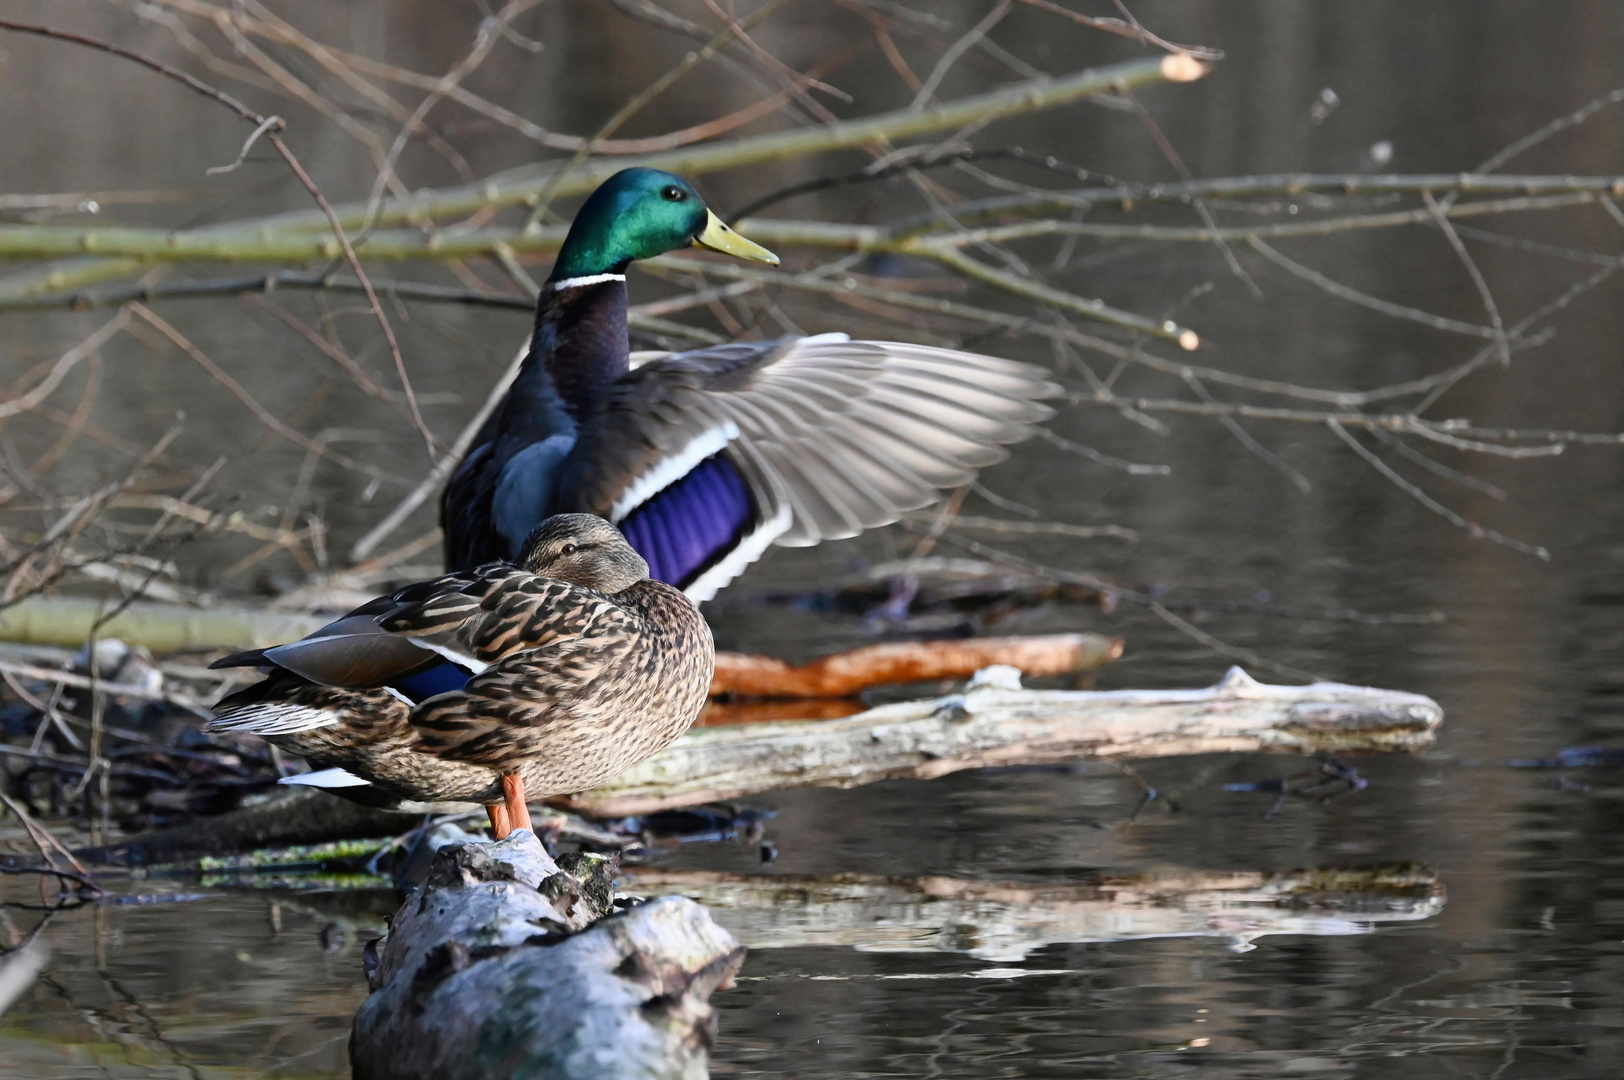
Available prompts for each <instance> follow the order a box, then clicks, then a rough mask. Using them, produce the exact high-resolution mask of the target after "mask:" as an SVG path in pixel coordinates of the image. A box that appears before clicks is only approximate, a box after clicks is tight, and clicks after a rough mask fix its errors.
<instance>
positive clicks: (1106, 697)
mask: <svg viewBox="0 0 1624 1080" xmlns="http://www.w3.org/2000/svg"><path fill="white" fill-rule="evenodd" d="M717 704H718V703H713V707H715V706H716V705H717ZM763 704H765V705H770V706H772V710H773V712H775V713H776V714H777V716H778V718H776V719H775V720H773V721H771V722H762V723H743V724H735V725H725V726H715V727H704V728H695V729H694V730H692V731H690V732H688V734H686V735H684V736H683V737H682V738H681V739H679V740H677V742H676V743H674V744H672V745H671V746H670V747H668V748H667V749H666V750H664V751H663V752H662V753H660V754H659V755H657V756H655V757H654V758H651V759H650V760H648V761H646V762H644V763H643V764H641V765H638V766H636V767H635V768H633V769H631V770H630V771H628V772H626V773H625V774H623V775H622V776H620V777H619V778H617V779H615V780H613V781H611V782H609V783H608V784H606V785H604V786H603V787H601V788H598V789H597V790H596V791H591V792H587V793H585V794H582V795H577V796H575V797H573V798H560V799H552V800H548V801H549V802H550V803H553V804H554V805H558V806H562V807H565V808H568V809H571V810H574V811H576V812H581V813H588V814H596V815H601V816H608V817H620V816H625V815H631V814H644V813H650V812H652V811H655V810H663V809H671V808H675V807H680V806H693V805H696V804H700V803H706V802H714V801H716V800H719V799H733V798H739V797H742V796H747V795H753V794H757V793H759V792H763V791H770V790H773V789H775V788H784V787H797V786H805V785H813V786H823V787H842V788H844V787H856V786H859V785H861V784H867V783H872V782H874V781H877V780H884V779H890V778H896V777H914V778H919V779H929V778H931V777H936V776H942V775H945V774H947V773H950V772H956V771H958V770H960V769H972V768H982V767H987V766H999V765H1028V764H1042V763H1046V762H1055V761H1076V760H1090V759H1119V758H1133V757H1158V756H1167V755H1173V754H1200V753H1222V752H1254V751H1275V752H1280V753H1296V754H1315V753H1349V752H1359V751H1396V752H1413V751H1416V750H1420V749H1423V748H1424V747H1426V746H1429V745H1430V744H1431V742H1432V739H1433V736H1434V733H1435V731H1436V729H1437V727H1438V725H1439V724H1440V723H1441V722H1442V720H1443V710H1442V709H1440V708H1439V707H1438V705H1437V703H1436V702H1434V701H1432V699H1430V698H1426V697H1422V696H1421V695H1419V694H1407V693H1403V692H1400V691H1395V690H1377V689H1370V688H1366V687H1357V686H1344V685H1342V684H1340V683H1315V684H1313V685H1310V686H1270V685H1266V684H1263V683H1259V682H1256V681H1254V680H1253V679H1252V678H1251V677H1249V676H1248V675H1247V674H1246V673H1245V672H1243V671H1241V670H1240V669H1239V668H1232V669H1231V670H1230V672H1229V673H1228V674H1227V675H1225V676H1224V678H1223V679H1221V680H1220V681H1219V682H1218V683H1217V684H1216V685H1215V686H1212V687H1209V688H1207V689H1203V690H1115V691H1109V692H1088V691H1064V690H1024V689H1021V687H1020V684H1019V678H1018V673H1016V672H1013V671H1011V670H1009V669H992V670H991V671H990V672H989V673H988V674H987V676H986V677H983V678H978V679H977V680H975V681H973V682H972V684H971V686H970V687H969V688H967V689H966V691H965V692H964V693H960V694H950V695H948V696H946V697H939V698H931V699H927V700H923V701H912V702H904V703H901V704H895V705H885V706H881V707H879V708H875V709H868V710H865V711H862V712H859V713H858V714H857V715H855V716H847V717H844V718H841V719H806V718H805V717H806V716H807V714H808V713H809V712H810V713H811V714H812V715H813V716H820V715H823V712H822V710H823V707H824V706H825V705H827V704H828V703H826V702H823V701H818V700H810V699H809V700H806V701H802V702H794V701H777V702H767V703H763ZM839 704H840V705H841V706H842V708H844V707H846V703H845V702H839ZM796 705H801V706H803V708H801V709H796V710H795V711H797V712H800V713H801V716H802V718H801V719H783V718H782V714H783V711H784V710H786V709H794V707H795V706H796ZM724 708H725V704H724ZM417 809H423V810H428V809H435V810H439V809H450V808H449V807H447V808H440V807H434V808H429V807H422V808H417ZM420 820H421V817H420V816H416V815H411V814H398V813H390V812H386V811H381V810H369V809H367V808H365V807H359V806H355V805H353V804H351V803H348V802H345V801H344V800H341V799H336V798H334V797H333V796H331V795H329V794H327V793H325V792H314V791H312V792H301V793H298V794H297V795H289V796H283V797H282V799H281V800H279V801H277V802H273V803H267V804H264V805H260V806H255V807H250V808H246V809H243V810H237V811H232V812H231V813H230V814H226V815H223V816H221V817H217V818H213V819H210V820H206V821H202V822H198V823H196V824H194V825H187V826H182V827H180V828H177V829H173V830H168V831H165V832H162V833H156V834H151V835H148V836H137V837H132V838H130V839H128V840H126V841H124V842H122V843H120V844H117V845H114V846H112V847H110V848H106V849H99V850H97V851H94V852H87V853H85V854H87V855H88V856H90V857H93V858H95V859H96V860H97V861H110V862H113V863H116V864H125V865H141V864H143V863H144V864H149V865H150V864H152V863H168V862H175V861H178V860H181V859H186V858H190V857H193V856H196V855H216V854H228V853H231V852H234V851H244V850H248V849H251V848H256V847H269V846H274V845H279V844H289V843H298V844H314V843H321V842H325V841H333V840H340V839H345V838H350V837H366V836H389V835H397V834H399V833H403V832H405V831H406V830H407V829H409V828H411V827H412V826H413V825H414V824H416V823H417V822H418V821H420Z"/></svg>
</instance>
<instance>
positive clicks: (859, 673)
mask: <svg viewBox="0 0 1624 1080" xmlns="http://www.w3.org/2000/svg"><path fill="white" fill-rule="evenodd" d="M1121 656H1122V639H1121V638H1119V637H1106V636H1104V635H1103V634H1043V635H1038V636H1033V637H1003V638H964V639H961V640H957V641H899V642H887V643H885V644H883V645H865V646H863V647H862V648H858V649H848V650H846V651H845V652H839V653H835V654H834V655H832V656H823V657H819V658H818V659H816V660H814V661H812V662H811V663H809V664H803V665H801V666H800V667H793V666H791V665H789V664H786V663H785V662H784V661H782V660H775V659H773V658H772V657H770V656H756V655H753V654H749V653H717V654H716V674H715V675H714V676H713V677H712V679H711V696H712V697H719V696H721V695H724V694H736V695H739V696H740V697H808V698H819V697H827V698H839V697H846V696H848V695H851V694H856V693H859V692H860V691H862V690H864V689H866V688H868V687H870V686H881V685H887V684H891V683H910V682H925V681H927V680H931V679H967V678H969V677H970V676H971V675H974V674H975V673H976V672H978V671H980V670H981V669H982V668H986V667H992V666H993V665H995V664H1005V665H1008V666H1009V667H1013V668H1019V669H1020V671H1021V672H1022V673H1023V674H1025V675H1026V676H1027V677H1028V678H1036V677H1047V676H1051V675H1075V674H1079V673H1081V672H1087V671H1093V670H1095V669H1097V668H1101V667H1104V666H1105V665H1106V664H1109V663H1110V662H1111V661H1113V660H1117V659H1120V658H1121Z"/></svg>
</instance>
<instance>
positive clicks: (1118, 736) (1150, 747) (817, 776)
mask: <svg viewBox="0 0 1624 1080" xmlns="http://www.w3.org/2000/svg"><path fill="white" fill-rule="evenodd" d="M1442 721H1443V710H1442V709H1441V708H1440V707H1439V706H1438V703H1437V702H1435V701H1433V700H1432V699H1431V698H1428V697H1423V696H1422V695H1420V694H1408V693H1404V692H1401V691H1397V690H1378V689H1373V688H1370V687H1363V686H1345V685H1343V684H1341V683H1314V684H1312V685H1309V686H1271V685H1268V684H1266V683H1260V682H1258V681H1256V680H1255V679H1253V678H1252V677H1251V676H1249V675H1247V674H1246V673H1245V672H1244V671H1242V670H1241V669H1240V668H1230V670H1229V673H1228V674H1227V675H1225V676H1224V677H1223V678H1222V679H1221V680H1219V681H1218V683H1217V684H1216V685H1214V686H1211V687H1208V688H1206V689H1203V690H1113V691H1107V692H1094V691H1067V690H1024V689H1022V688H1021V685H1020V673H1019V672H1017V671H1015V670H1014V669H1013V668H988V669H987V670H986V671H984V672H982V673H981V674H980V675H978V676H977V677H976V679H975V680H973V681H972V683H971V685H970V686H969V687H968V688H967V689H966V690H965V692H964V693H962V694H953V695H949V696H948V697H943V698H935V699H931V700H925V701H910V702H903V703H901V704H896V705H884V706H881V707H879V708H876V709H870V710H868V711H867V712H863V713H859V714H858V715H856V716H851V717H846V718H845V719H840V720H817V721H802V722H795V721H783V722H774V723H761V724H745V725H739V726H734V727H717V728H698V729H695V730H692V731H690V732H689V733H688V734H686V735H684V736H683V737H682V738H681V739H678V740H677V741H676V742H675V743H673V744H672V745H671V746H669V747H667V748H666V749H665V750H664V751H663V752H661V753H660V754H658V755H656V756H655V757H653V758H650V759H649V760H648V761H645V762H643V763H642V764H641V765H637V766H635V767H633V768H632V769H630V770H629V771H627V772H625V773H622V774H621V775H620V776H619V777H617V778H616V779H614V780H612V781H610V782H609V783H608V784H605V785H604V786H602V787H600V788H598V789H596V790H594V791H591V792H587V793H585V794H583V795H580V796H577V797H576V798H574V799H572V800H568V801H567V802H568V805H570V806H571V807H572V808H574V809H579V810H583V811H588V812H591V813H598V814H607V815H620V814H640V813H648V812H650V811H653V810H659V809H665V808H667V807H673V806H686V805H691V804H694V803H700V802H710V801H714V800H717V799H731V798H737V797H739V796H742V795H750V794H753V793H755V792H760V791H768V790H771V789H773V788H782V787H798V786H804V785H814V786H819V787H856V786H857V785H859V784H868V783H873V782H874V781H876V780H885V779H891V778H896V777H916V778H919V779H930V778H932V777H937V776H943V775H945V774H947V773H950V772H957V771H958V770H960V769H975V768H982V767H984V766H989V765H1030V764H1039V763H1043V762H1053V761H1069V760H1076V759H1087V758H1097V759H1110V758H1147V757H1164V756H1168V755H1173V754H1210V753H1224V752H1238V753H1252V752H1256V751H1276V752H1283V753H1294V754H1314V753H1342V752H1350V751H1360V750H1379V751H1416V750H1420V749H1422V748H1424V747H1426V746H1429V745H1431V743H1432V740H1433V737H1434V733H1435V731H1436V730H1437V727H1438V725H1439V724H1440V723H1442Z"/></svg>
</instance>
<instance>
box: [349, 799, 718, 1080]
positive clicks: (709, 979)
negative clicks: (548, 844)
mask: <svg viewBox="0 0 1624 1080" xmlns="http://www.w3.org/2000/svg"><path fill="white" fill-rule="evenodd" d="M600 884H601V885H602V886H603V890H602V892H601V893H598V892H595V891H594V888H593V885H592V883H591V882H590V881H588V882H581V881H578V880H577V879H575V878H572V877H571V876H570V875H568V874H564V873H562V872H559V871H558V868H557V866H556V865H555V864H554V863H553V862H552V860H551V859H549V858H548V857H547V855H546V853H545V852H544V851H543V850H542V848H541V845H540V844H539V843H538V842H537V840H536V838H535V837H534V836H533V835H532V834H530V833H529V832H526V831H522V830H521V831H519V832H516V833H514V834H513V836H511V837H509V838H508V839H507V840H504V841H502V842H501V843H497V844H476V845H456V846H452V847H448V848H445V849H443V850H442V851H440V852H439V853H438V854H437V855H436V856H435V862H434V867H433V869H432V870H431V871H430V873H429V878H428V880H427V881H426V882H425V883H424V885H422V886H421V887H420V888H419V889H417V890H416V891H414V892H413V893H412V894H411V895H410V896H409V897H408V898H407V900H406V903H405V904H403V905H402V906H401V908H400V910H399V912H397V913H396V915H395V917H394V920H393V921H392V923H391V927H390V931H389V935H388V937H387V938H386V939H385V940H384V941H383V942H382V943H381V948H380V949H379V950H378V951H377V953H376V954H375V955H376V957H377V963H376V966H375V967H374V968H373V969H372V970H371V971H369V973H368V979H369V981H370V983H371V985H372V988H373V990H374V993H373V994H372V995H371V996H370V997H369V998H367V1000H366V1001H365V1002H364V1003H363V1004H362V1006H361V1009H360V1011H359V1012H357V1013H356V1017H355V1026H354V1030H353V1032H352V1034H351V1037H350V1062H351V1065H352V1067H353V1069H354V1074H355V1077H356V1080H384V1078H388V1080H464V1078H467V1080H501V1078H504V1077H524V1078H526V1080H585V1078H591V1080H602V1078H606V1077H615V1078H616V1080H674V1078H682V1080H688V1078H692V1080H702V1078H703V1077H705V1076H706V1075H707V1071H706V1070H707V1065H706V1058H707V1052H708V1049H709V1046H710V1043H711V1038H712V1034H713V1024H714V1015H713V1013H712V1011H711V1008H710V1006H709V1004H708V1003H707V999H708V998H709V996H710V993H711V992H712V991H713V990H715V989H716V988H717V987H718V986H721V985H724V984H726V983H728V982H730V981H731V979H732V976H733V973H734V972H735V971H736V970H737V969H738V965H739V964H740V963H741V962H742V960H743V957H744V949H743V947H742V946H740V945H739V944H738V942H736V941H734V940H733V938H732V937H731V936H729V935H728V933H727V932H726V931H725V930H723V929H721V928H720V927H718V926H717V925H716V924H715V923H714V922H712V921H711V920H710V916H709V915H708V914H707V913H706V911H705V909H704V908H702V907H700V906H699V905H698V904H695V903H694V902H693V901H691V900H687V899H684V898H682V897H677V896H672V897H666V898H663V899H659V900H654V901H651V902H649V903H646V904H641V905H638V906H635V907H632V908H630V909H629V910H626V911H623V912H617V913H614V914H608V915H607V916H605V912H606V910H607V909H608V901H609V896H608V892H607V883H606V882H602V883H600ZM538 886H539V887H538Z"/></svg>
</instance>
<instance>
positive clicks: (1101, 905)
mask: <svg viewBox="0 0 1624 1080" xmlns="http://www.w3.org/2000/svg"><path fill="white" fill-rule="evenodd" d="M619 885H620V887H621V889H622V890H623V891H625V892H629V893H635V894H638V895H644V896H650V895H652V896H665V895H673V894H674V895H682V896H687V897H689V898H690V899H693V900H696V901H698V902H700V903H702V904H704V905H705V906H706V907H708V908H710V909H712V914H713V915H714V916H715V918H716V921H717V922H719V923H721V925H722V926H724V927H725V928H726V929H727V930H728V932H729V933H731V934H733V935H734V936H735V937H737V938H738V939H739V940H740V941H741V942H743V943H744V944H745V946H747V947H748V948H751V949H792V948H801V947H805V946H816V945H833V946H840V947H845V948H855V949H861V950H864V951H867V952H954V953H966V954H968V955H970V956H974V957H977V958H979V959H982V960H991V961H997V962H1001V963H1014V962H1018V961H1021V960H1024V959H1025V958H1026V957H1027V956H1028V955H1029V954H1031V953H1033V952H1035V951H1037V950H1038V949H1041V948H1043V947H1044V946H1047V945H1053V944H1061V943H1069V942H1082V941H1127V940H1133V939H1139V938H1158V937H1217V938H1226V939H1228V940H1229V941H1230V947H1231V948H1234V949H1237V950H1239V951H1245V950H1246V949H1247V948H1250V947H1251V945H1252V942H1253V941H1254V940H1256V939H1257V938H1260V937H1263V936H1264V935H1267V934H1307V935H1314V936H1338V935H1343V934H1359V933H1366V932H1369V931H1371V930H1374V929H1376V928H1377V927H1378V926H1381V925H1383V924H1387V923H1408V922H1417V921H1419V920H1422V919H1430V918H1432V917H1433V916H1435V915H1437V914H1439V913H1440V912H1441V911H1442V910H1443V907H1444V887H1443V883H1442V882H1441V881H1440V880H1439V878H1438V874H1437V872H1436V871H1434V870H1433V869H1432V868H1430V867H1426V866H1414V865H1407V864H1399V865H1384V866H1369V867H1348V868H1340V867H1339V868H1334V869H1311V870H1292V871H1289V872H1286V873H1259V872H1248V871H1228V872H1226V871H1203V870H1181V869H1167V870H1157V871H1152V872H1149V873H1143V874H1102V873H1090V874H1086V875H1081V876H1080V877H1079V878H1078V879H1076V880H1073V881H1069V882H1068V881H1058V882H1057V881H1052V880H1043V881H1037V880H1026V881H979V880H967V879H963V878H954V877H948V876H943V875H927V876H924V877H877V876H872V875H865V874H837V875H830V876H821V877H785V876H778V875H771V876H767V875H755V876H749V875H740V874H725V873H714V872H710V871H702V870H663V869H660V868H658V867H646V866H639V867H635V868H633V869H631V870H629V871H626V872H625V873H623V874H622V875H621V879H620V882H619Z"/></svg>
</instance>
